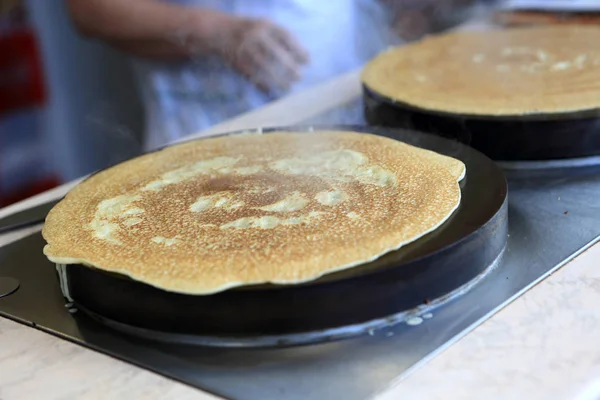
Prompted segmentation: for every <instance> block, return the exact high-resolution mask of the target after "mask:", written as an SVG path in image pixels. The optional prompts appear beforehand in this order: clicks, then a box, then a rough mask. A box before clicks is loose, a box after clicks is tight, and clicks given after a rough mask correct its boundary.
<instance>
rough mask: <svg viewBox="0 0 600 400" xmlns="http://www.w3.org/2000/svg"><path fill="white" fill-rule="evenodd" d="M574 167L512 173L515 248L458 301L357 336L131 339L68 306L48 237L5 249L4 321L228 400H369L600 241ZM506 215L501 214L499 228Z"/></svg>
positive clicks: (355, 111)
mask: <svg viewBox="0 0 600 400" xmlns="http://www.w3.org/2000/svg"><path fill="white" fill-rule="evenodd" d="M362 107H363V102H362V99H361V98H360V96H359V97H357V98H354V99H351V100H350V101H346V102H344V103H342V104H339V105H338V106H335V107H333V108H331V109H329V110H327V111H326V112H322V113H320V114H317V115H313V116H311V117H309V118H305V119H304V120H303V121H298V123H297V124H298V125H322V124H328V125H331V124H349V125H356V124H361V123H363V124H364V122H363V120H362V114H363V113H362ZM274 122H276V121H274ZM525 164H526V163H525ZM574 164H575V166H574V167H573V166H570V165H569V163H568V162H565V161H563V162H561V163H560V168H558V167H556V166H555V165H554V164H553V163H549V165H550V166H551V167H554V168H549V169H547V170H545V173H544V174H543V176H539V171H538V170H539V163H537V164H535V167H534V169H535V170H536V171H537V172H538V173H537V174H534V175H535V176H529V175H530V174H531V171H530V168H528V167H527V165H521V166H520V169H519V171H520V172H515V171H512V172H513V175H514V177H513V178H512V179H510V180H509V196H508V227H509V231H508V232H509V234H508V242H507V246H506V249H505V250H504V251H503V252H502V255H501V257H500V258H499V259H498V260H496V261H495V262H493V263H490V265H489V266H487V268H486V269H485V271H483V273H482V274H481V275H479V276H477V277H476V278H475V280H473V281H470V283H468V284H466V285H464V286H462V287H458V288H457V290H456V291H453V293H451V295H449V296H446V297H444V298H441V299H437V300H436V299H432V300H433V301H432V302H427V303H428V304H423V305H422V306H419V307H416V308H414V309H411V310H409V311H407V312H405V313H402V315H398V316H397V318H396V319H394V320H392V321H389V323H387V324H380V325H378V326H374V327H373V328H372V329H365V330H364V331H363V332H360V333H362V334H361V335H359V336H356V337H353V338H350V339H346V340H342V341H333V342H326V343H316V344H311V345H304V346H299V347H284V348H249V349H240V348H237V349H236V348H234V349H232V348H228V349H223V348H216V347H212V348H210V347H197V346H189V345H188V346H186V345H175V344H168V343H155V342H152V341H147V340H144V339H138V338H134V337H130V336H127V335H122V334H120V333H118V332H116V331H114V330H112V329H110V328H106V327H105V326H103V325H101V324H99V323H98V322H97V321H95V320H93V319H90V318H89V317H87V316H86V315H84V314H83V313H81V312H80V311H77V312H74V311H75V310H71V309H69V307H65V301H64V299H63V298H62V296H61V295H60V290H59V283H58V280H57V279H56V276H55V271H54V268H53V266H52V264H51V263H49V262H48V261H47V260H46V259H45V257H44V256H43V254H42V253H41V250H42V247H43V243H44V242H43V239H42V238H41V236H40V235H39V233H34V234H32V235H31V236H27V237H25V238H23V239H20V240H17V241H15V242H13V243H12V244H10V245H8V246H5V247H3V248H2V249H1V250H0V275H1V276H3V277H8V278H13V279H17V280H18V281H19V282H20V285H21V287H20V288H19V289H18V290H16V291H15V292H14V293H13V294H9V295H6V294H7V293H10V292H11V290H10V289H11V287H10V284H11V283H15V282H16V281H14V280H12V281H11V280H8V279H4V280H3V283H4V285H3V286H0V289H3V290H4V292H5V293H4V294H5V295H6V296H5V297H4V298H2V299H0V314H1V315H2V316H4V317H8V318H10V319H14V320H17V321H19V322H22V323H24V324H27V325H30V326H33V327H36V328H37V329H41V330H43V331H45V332H48V333H51V334H55V335H58V336H59V337H62V338H65V339H67V340H72V341H74V342H75V343H78V344H80V345H84V346H86V347H90V348H92V349H95V350H99V351H102V352H106V353H108V354H111V355H114V356H116V357H118V358H122V359H125V360H127V361H129V362H132V363H134V364H137V365H140V366H142V367H145V368H148V369H151V370H153V371H156V372H159V373H162V374H165V375H166V376H169V377H171V378H174V379H177V380H180V381H183V382H185V383H188V384H190V385H193V386H196V387H198V388H201V389H202V390H205V391H208V392H212V393H214V394H216V395H218V396H222V397H225V398H236V399H238V398H239V399H244V398H270V397H273V396H276V397H277V398H282V399H302V398H309V397H310V398H333V397H336V396H339V395H343V397H344V398H348V399H364V398H368V397H370V396H373V395H375V394H377V393H379V392H382V391H384V390H385V389H386V388H387V387H388V386H389V385H390V384H391V383H392V382H393V381H394V380H396V379H398V378H402V377H403V376H404V375H405V374H408V373H410V371H411V370H413V369H414V368H417V367H418V366H420V365H422V364H424V363H425V362H427V361H428V360H429V359H430V358H431V357H434V356H435V355H436V354H437V353H439V352H440V351H441V350H443V349H444V348H446V347H448V346H450V345H452V343H453V342H455V341H456V340H457V339H458V338H460V337H461V336H463V335H465V334H466V333H468V332H469V331H470V330H471V329H473V328H474V327H476V326H477V325H478V324H480V323H482V322H484V321H485V320H486V319H487V318H490V317H491V316H492V315H493V314H494V313H495V312H496V311H498V310H499V309H500V308H502V307H503V306H505V305H506V304H508V303H509V302H510V301H512V300H513V299H514V298H515V297H516V296H518V295H520V294H522V293H523V292H524V291H525V290H527V289H528V288H530V287H531V286H533V285H535V284H536V283H537V282H539V281H540V280H542V279H544V278H545V277H546V276H548V274H550V273H552V272H553V271H554V270H556V269H557V268H559V267H560V266H562V265H563V264H564V263H566V262H567V261H569V260H570V259H571V258H572V257H574V256H575V255H577V254H578V253H579V252H581V251H583V250H584V249H586V248H587V247H588V246H589V245H590V244H592V243H594V241H595V240H596V239H597V238H598V236H599V235H600V213H598V209H597V208H598V207H597V206H596V205H595V204H594V200H595V199H596V198H598V196H600V179H599V178H598V177H597V176H596V175H594V174H593V173H592V172H593V168H592V167H590V164H592V165H593V163H587V164H586V168H585V170H583V172H582V173H577V172H579V171H582V169H581V168H577V167H579V165H578V164H577V163H574ZM590 168H592V170H591V169H590ZM505 217H506V215H503V214H499V215H498V218H499V220H498V222H497V223H501V219H502V218H505ZM500 226H503V225H501V224H500ZM496 233H497V232H496ZM500 235H502V230H501V228H500ZM367 328H368V327H367ZM0 340H1V337H0ZM365 371H369V373H365Z"/></svg>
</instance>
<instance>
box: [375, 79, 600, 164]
mask: <svg viewBox="0 0 600 400" xmlns="http://www.w3.org/2000/svg"><path fill="white" fill-rule="evenodd" d="M363 100H364V114H365V119H366V120H367V123H368V124H370V125H373V126H382V127H391V128H404V129H415V130H418V131H422V132H428V133H433V134H436V135H440V136H442V137H446V138H449V139H453V140H458V141H460V142H461V143H464V144H467V145H469V146H471V147H473V148H474V149H476V150H479V151H481V152H482V153H484V154H485V155H487V156H488V157H490V158H491V159H493V160H497V161H540V160H560V159H568V158H577V157H589V156H596V155H600V110H597V109H596V110H584V111H581V112H575V113H563V114H559V113H556V114H529V115H522V116H501V117H500V116H481V115H461V114H451V113H443V112H438V111H430V110H425V109H420V108H417V107H414V106H410V105H408V104H404V103H401V102H396V101H394V100H392V99H390V98H388V97H385V96H382V95H380V94H378V93H376V92H375V91H373V90H371V89H369V88H368V87H366V86H365V85H363Z"/></svg>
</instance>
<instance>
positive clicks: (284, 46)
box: [210, 16, 309, 92]
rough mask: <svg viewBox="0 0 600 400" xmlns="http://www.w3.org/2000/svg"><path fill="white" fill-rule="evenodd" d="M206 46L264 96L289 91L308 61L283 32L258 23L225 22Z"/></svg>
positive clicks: (275, 26) (268, 23)
mask: <svg viewBox="0 0 600 400" xmlns="http://www.w3.org/2000/svg"><path fill="white" fill-rule="evenodd" d="M210 46H211V47H212V48H213V49H214V52H215V53H216V54H218V55H219V56H220V57H222V58H223V59H224V60H225V62H227V63H228V64H229V65H230V66H231V67H232V68H233V69H235V70H236V71H238V72H239V73H240V74H242V75H243V76H245V77H246V78H248V79H249V80H250V81H252V82H253V83H254V84H255V85H256V86H257V87H258V88H259V89H260V90H262V91H264V92H279V91H285V90H287V89H289V87H290V86H291V85H292V84H293V83H294V82H296V81H297V80H298V79H300V77H301V68H302V66H303V65H304V64H306V63H307V62H308V58H309V56H308V54H307V52H306V50H305V49H304V48H303V47H302V46H301V45H300V44H299V43H298V42H297V41H296V39H295V38H294V37H293V36H292V35H291V34H290V33H289V32H288V31H287V30H285V29H284V28H282V27H280V26H278V25H275V24H273V23H272V22H270V21H267V20H259V19H248V18H238V17H233V16H231V17H229V18H227V19H226V20H224V22H223V23H221V24H219V25H218V26H217V27H216V28H215V29H214V30H213V32H212V34H211V40H210Z"/></svg>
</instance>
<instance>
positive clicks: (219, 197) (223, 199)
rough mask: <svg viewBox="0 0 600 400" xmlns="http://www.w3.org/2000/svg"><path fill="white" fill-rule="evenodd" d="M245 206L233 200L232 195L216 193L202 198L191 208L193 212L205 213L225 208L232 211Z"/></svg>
mask: <svg viewBox="0 0 600 400" xmlns="http://www.w3.org/2000/svg"><path fill="white" fill-rule="evenodd" d="M242 206H244V202H242V201H235V200H233V199H232V198H231V193H228V192H224V193H215V194H213V195H210V196H201V197H198V199H196V201H195V202H194V203H193V204H192V205H191V206H190V208H189V209H190V211H191V212H196V213H197V212H203V211H206V210H210V209H214V208H223V209H225V210H228V211H231V210H234V209H236V208H240V207H242Z"/></svg>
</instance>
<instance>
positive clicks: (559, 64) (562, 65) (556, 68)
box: [550, 61, 571, 71]
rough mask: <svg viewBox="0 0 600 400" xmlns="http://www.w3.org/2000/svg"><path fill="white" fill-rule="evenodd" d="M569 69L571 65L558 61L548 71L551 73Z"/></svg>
mask: <svg viewBox="0 0 600 400" xmlns="http://www.w3.org/2000/svg"><path fill="white" fill-rule="evenodd" d="M569 68H571V63H570V62H568V61H560V62H557V63H556V64H554V65H553V66H552V67H551V68H550V69H551V70H552V71H564V70H567V69H569Z"/></svg>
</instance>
